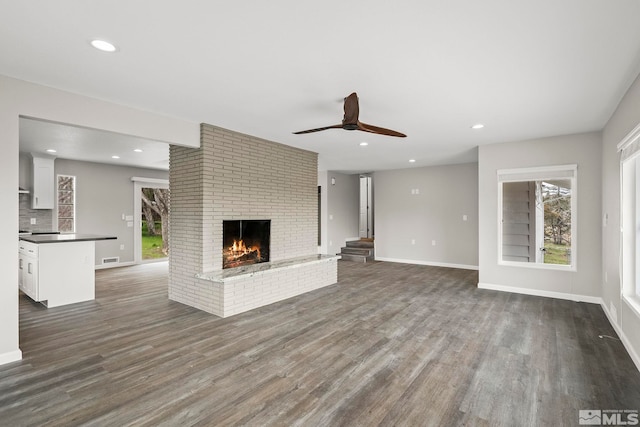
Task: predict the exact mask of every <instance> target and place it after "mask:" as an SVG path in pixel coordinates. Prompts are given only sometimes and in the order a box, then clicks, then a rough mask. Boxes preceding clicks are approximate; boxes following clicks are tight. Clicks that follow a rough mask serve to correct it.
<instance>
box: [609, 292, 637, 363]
mask: <svg viewBox="0 0 640 427" xmlns="http://www.w3.org/2000/svg"><path fill="white" fill-rule="evenodd" d="M600 305H601V306H602V310H603V311H604V314H605V316H607V319H609V323H611V326H613V329H614V330H615V331H616V334H618V336H619V337H620V341H622V345H624V348H625V349H626V350H627V353H629V356H630V357H631V360H633V363H634V364H635V365H636V369H638V371H640V356H638V353H637V352H636V350H635V349H634V348H633V346H632V345H631V342H630V341H629V339H628V338H627V336H626V335H625V333H624V332H623V331H622V328H620V325H618V322H617V321H616V319H614V318H613V316H612V315H611V312H609V309H608V308H607V305H606V304H605V303H604V301H600Z"/></svg>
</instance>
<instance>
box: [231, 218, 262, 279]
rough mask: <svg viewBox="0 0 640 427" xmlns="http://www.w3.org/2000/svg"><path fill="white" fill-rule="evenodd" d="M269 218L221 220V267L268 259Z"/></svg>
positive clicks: (233, 266)
mask: <svg viewBox="0 0 640 427" xmlns="http://www.w3.org/2000/svg"><path fill="white" fill-rule="evenodd" d="M270 238H271V220H268V219H262V220H255V219H250V220H245V219H243V220H233V221H222V242H223V247H222V268H223V269H224V268H235V267H242V266H245V265H250V264H258V263H261V262H268V261H269V245H270Z"/></svg>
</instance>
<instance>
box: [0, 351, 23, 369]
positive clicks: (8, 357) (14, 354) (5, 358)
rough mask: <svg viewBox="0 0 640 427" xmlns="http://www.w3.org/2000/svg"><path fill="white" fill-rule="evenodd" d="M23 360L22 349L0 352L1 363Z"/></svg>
mask: <svg viewBox="0 0 640 427" xmlns="http://www.w3.org/2000/svg"><path fill="white" fill-rule="evenodd" d="M18 360H22V351H21V350H20V349H18V350H14V351H10V352H8V353H3V354H0V365H5V364H7V363H11V362H17V361H18Z"/></svg>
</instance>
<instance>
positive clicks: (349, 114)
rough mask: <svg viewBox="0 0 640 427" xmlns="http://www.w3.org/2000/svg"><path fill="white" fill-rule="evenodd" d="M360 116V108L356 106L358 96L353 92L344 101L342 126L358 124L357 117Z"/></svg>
mask: <svg viewBox="0 0 640 427" xmlns="http://www.w3.org/2000/svg"><path fill="white" fill-rule="evenodd" d="M359 114H360V106H359V105H358V94H357V93H355V92H353V93H352V94H351V95H349V96H347V97H346V98H345V99H344V118H343V119H342V124H343V125H355V124H357V123H358V115H359Z"/></svg>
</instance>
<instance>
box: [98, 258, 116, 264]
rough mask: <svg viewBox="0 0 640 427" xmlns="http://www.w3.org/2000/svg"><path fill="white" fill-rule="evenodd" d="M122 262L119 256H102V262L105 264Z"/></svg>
mask: <svg viewBox="0 0 640 427" xmlns="http://www.w3.org/2000/svg"><path fill="white" fill-rule="evenodd" d="M119 262H120V257H119V256H114V257H111V258H102V263H103V264H117V263H119Z"/></svg>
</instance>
